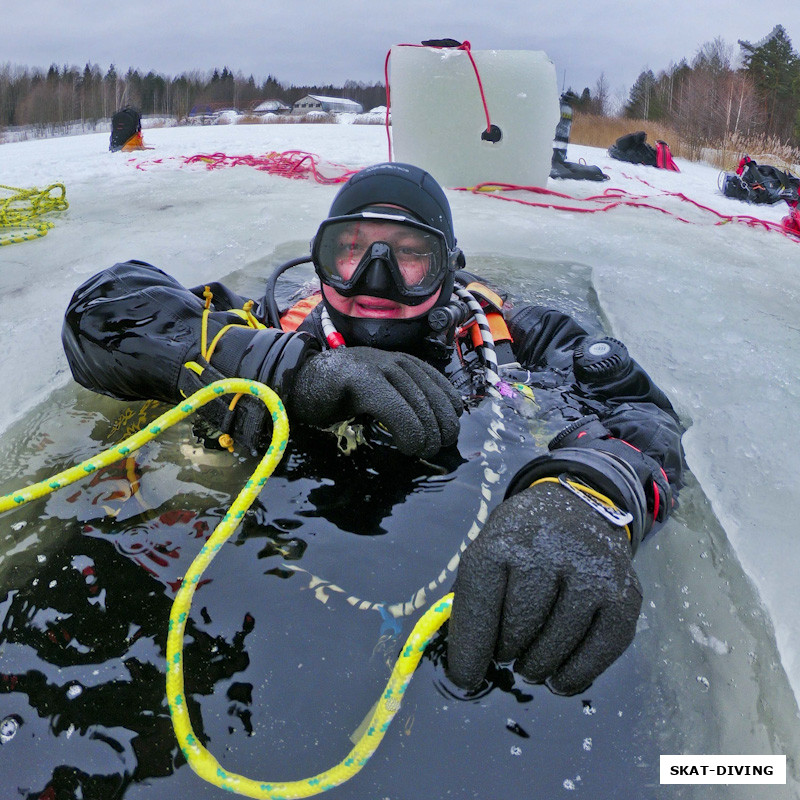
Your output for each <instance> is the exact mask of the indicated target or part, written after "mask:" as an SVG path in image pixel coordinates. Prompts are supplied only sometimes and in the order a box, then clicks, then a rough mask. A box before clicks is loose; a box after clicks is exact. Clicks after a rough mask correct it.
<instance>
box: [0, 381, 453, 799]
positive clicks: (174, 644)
mask: <svg viewBox="0 0 800 800" xmlns="http://www.w3.org/2000/svg"><path fill="white" fill-rule="evenodd" d="M223 394H235V395H243V394H246V395H253V396H254V397H257V398H259V399H260V400H261V401H262V402H263V403H264V404H265V405H266V406H267V408H268V409H269V410H270V412H271V414H272V441H271V442H270V445H269V448H268V449H267V452H266V453H265V455H264V457H263V458H262V459H261V461H260V462H259V464H258V466H257V467H256V469H255V471H254V472H253V474H252V475H251V476H250V478H249V479H248V481H247V483H246V484H245V486H244V488H243V489H242V491H241V492H240V493H239V495H238V496H237V497H236V499H235V500H234V502H233V504H232V505H231V507H230V509H229V510H228V512H227V513H226V514H225V516H224V517H223V519H222V521H221V522H220V523H219V525H218V526H217V527H216V528H215V529H214V532H213V533H212V534H211V536H210V537H209V539H208V541H207V542H206V544H205V545H204V546H203V547H202V548H201V550H200V552H199V553H198V555H197V556H196V557H195V559H194V561H193V562H192V564H191V566H190V567H189V569H188V571H187V573H186V575H185V576H184V578H183V580H182V582H181V585H180V588H179V589H178V592H177V594H176V596H175V600H174V602H173V604H172V609H171V611H170V618H169V632H168V635H167V701H168V703H169V711H170V715H171V717H172V726H173V728H174V730H175V735H176V737H177V740H178V744H179V746H180V748H181V750H182V752H183V754H184V756H185V757H186V760H187V761H188V762H189V765H190V766H191V768H192V769H193V770H194V771H195V772H196V773H197V774H198V775H199V776H200V777H201V778H203V779H204V780H206V781H208V782H209V783H211V784H213V785H215V786H218V787H220V788H221V789H225V790H226V791H229V792H234V793H236V794H241V795H244V796H246V797H255V798H264V800H284V799H286V800H288V798H299V797H313V796H314V795H316V794H319V793H320V792H324V791H326V790H328V789H332V788H333V787H335V786H338V785H340V784H342V783H344V782H345V781H347V780H349V779H350V778H352V777H353V776H354V775H355V774H356V773H357V772H358V771H359V770H360V769H361V768H362V767H363V766H364V764H366V763H367V761H368V760H369V758H370V756H372V754H373V753H374V752H375V750H376V749H377V748H378V745H379V744H380V743H381V740H382V739H383V736H384V734H385V733H386V730H387V729H388V727H389V724H390V723H391V721H392V719H393V718H394V716H395V714H397V711H398V710H399V708H400V703H401V701H402V699H403V695H404V693H405V691H406V687H407V686H408V684H409V682H410V681H411V678H412V677H413V674H414V670H415V669H416V667H417V665H418V664H419V661H420V659H421V658H422V654H423V652H424V651H425V648H426V647H427V645H428V643H429V642H430V640H431V638H432V637H433V636H434V634H435V633H436V631H437V630H438V629H439V628H440V627H441V626H442V625H443V624H444V622H445V621H446V620H447V619H448V618H449V617H450V609H451V604H452V599H453V595H452V594H448V595H446V596H445V597H443V598H442V599H441V600H439V601H438V602H437V603H435V604H434V605H433V606H432V607H431V608H429V609H428V611H427V612H426V613H425V614H424V615H423V616H422V617H421V618H420V620H419V621H418V622H417V624H416V625H415V626H414V629H413V630H412V631H411V634H410V636H409V637H408V639H407V640H406V643H405V645H404V646H403V649H402V651H401V653H400V656H399V658H398V660H397V662H396V663H395V666H394V669H393V670H392V674H391V676H390V677H389V681H388V683H387V684H386V688H385V689H384V690H383V693H382V694H381V697H380V700H379V701H378V703H377V705H376V708H375V710H374V712H373V714H372V717H371V718H370V720H369V723H368V724H367V726H366V728H365V729H364V732H363V734H362V735H361V737H360V738H359V740H358V742H357V743H356V744H355V746H354V747H353V749H352V750H351V751H350V752H349V753H348V755H347V756H346V757H345V758H344V759H343V760H342V761H341V762H340V763H339V764H337V765H336V766H334V767H331V768H330V769H328V770H325V771H324V772H321V773H319V774H318V775H315V776H313V777H311V778H305V779H301V780H295V781H270V780H254V779H251V778H246V777H245V776H243V775H238V774H236V773H234V772H230V771H228V770H225V769H223V768H222V767H221V766H220V764H219V762H218V761H217V760H216V759H215V758H214V756H213V755H212V754H211V753H210V752H209V751H208V750H206V748H205V747H203V745H202V744H201V743H200V741H199V740H198V738H197V736H196V735H195V733H194V731H193V729H192V726H191V722H190V721H189V714H188V711H187V708H186V698H185V694H184V681H183V635H184V631H185V628H186V620H187V619H188V617H189V611H190V609H191V604H192V597H193V596H194V591H195V588H196V587H197V584H198V583H199V581H200V577H201V576H202V574H203V572H204V571H205V569H206V568H207V567H208V565H209V564H210V563H211V560H212V559H213V558H214V556H215V555H216V554H217V553H218V552H219V550H220V549H221V547H222V545H223V544H224V543H225V542H226V541H227V540H228V539H229V538H230V536H231V535H232V534H233V533H234V531H235V530H236V529H237V528H238V527H239V524H240V523H241V521H242V518H243V517H244V515H245V513H246V512H247V509H248V508H250V506H251V505H252V503H253V501H254V500H255V499H256V497H258V495H259V494H260V492H261V490H262V488H263V486H264V484H265V483H266V482H267V479H268V478H269V476H270V475H271V474H272V473H273V471H274V470H275V468H276V467H277V465H278V463H279V462H280V460H281V458H282V456H283V453H284V450H285V449H286V443H287V441H288V437H289V424H288V421H287V418H286V411H285V409H284V407H283V403H282V402H281V400H280V398H279V397H278V396H277V395H276V394H275V393H274V392H273V391H272V390H271V389H270V388H269V387H267V386H265V385H263V384H261V383H257V382H255V381H249V380H245V379H242V378H227V379H225V380H220V381H216V382H215V383H212V384H210V385H209V386H206V387H204V388H203V389H200V390H199V391H198V392H196V393H195V394H193V395H192V396H191V397H189V398H187V399H186V400H184V401H182V402H181V403H179V404H178V405H177V406H175V407H174V408H172V409H170V410H169V411H167V412H166V413H164V414H162V415H161V416H160V417H158V419H156V420H155V421H154V422H152V423H150V425H148V426H147V428H145V429H143V430H141V431H138V432H137V433H135V434H134V435H133V436H130V437H128V438H127V439H125V440H124V441H123V442H121V443H120V444H118V445H115V446H114V447H113V448H110V449H108V450H106V451H104V452H103V453H100V454H99V455H97V456H94V457H93V458H90V459H87V460H86V461H84V462H82V463H81V464H78V465H76V466H74V467H70V468H69V469H67V470H64V471H63V472H60V473H58V474H57V475H54V476H53V477H51V478H49V479H47V480H44V481H40V482H39V483H36V484H32V485H31V486H28V487H26V488H24V489H20V490H19V491H15V492H11V493H10V494H7V495H4V496H2V497H0V513H2V512H4V511H8V510H10V509H13V508H18V507H20V506H22V505H24V504H25V503H28V502H30V501H32V500H36V499H38V498H40V497H44V496H45V495H47V494H50V493H51V492H54V491H56V490H58V489H60V488H62V487H64V486H68V485H70V484H72V483H75V482H76V481H78V480H80V479H81V478H85V477H86V476H87V475H91V474H92V473H94V472H96V471H97V470H99V469H102V468H103V467H107V466H108V465H109V464H113V463H114V462H116V461H119V460H121V459H123V458H127V457H129V456H130V454H131V453H133V452H135V451H136V450H138V449H139V448H140V447H142V446H143V445H144V444H146V443H147V442H149V441H151V440H152V439H154V438H155V437H156V436H158V435H159V434H160V433H161V432H162V431H164V430H166V429H167V428H169V427H171V426H172V425H174V424H175V423H177V422H180V421H181V420H183V419H185V418H186V417H188V416H189V415H190V414H193V413H194V412H195V411H197V409H198V408H201V407H202V406H204V405H205V404H206V403H209V402H211V401H212V400H214V399H216V398H218V397H219V396H220V395H223Z"/></svg>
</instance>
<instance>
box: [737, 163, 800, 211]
mask: <svg viewBox="0 0 800 800" xmlns="http://www.w3.org/2000/svg"><path fill="white" fill-rule="evenodd" d="M798 191H800V178H797V177H795V176H794V175H792V173H791V172H788V171H783V170H780V169H778V168H777V167H773V166H771V165H770V164H757V163H756V162H755V161H753V159H752V158H750V157H749V156H744V158H742V160H741V161H740V162H739V166H738V167H737V168H736V172H729V173H726V174H725V178H724V180H723V183H722V193H723V194H724V195H725V196H726V197H733V198H735V199H736V200H744V201H745V202H747V203H769V204H770V205H772V204H774V203H779V202H780V201H781V200H785V201H786V202H787V203H788V204H789V205H790V206H794V205H796V204H797V202H798Z"/></svg>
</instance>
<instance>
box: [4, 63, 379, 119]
mask: <svg viewBox="0 0 800 800" xmlns="http://www.w3.org/2000/svg"><path fill="white" fill-rule="evenodd" d="M306 94H322V95H329V96H334V97H347V98H348V99H350V100H355V101H356V102H357V103H361V105H362V106H363V107H364V108H365V109H370V108H374V107H375V106H378V105H382V104H384V103H385V102H386V89H385V87H384V85H383V84H382V83H375V84H371V85H370V84H365V83H361V82H356V81H347V82H346V83H345V84H344V85H343V86H334V85H330V84H329V85H325V86H294V85H289V86H287V85H285V84H283V83H281V82H280V81H278V80H277V79H276V78H275V77H273V76H272V75H270V76H269V77H268V78H267V79H266V80H265V81H263V82H262V83H256V81H255V79H254V78H253V76H252V75H250V76H249V77H244V75H243V74H242V73H241V72H239V73H236V74H234V73H233V72H232V71H231V70H230V69H228V67H227V66H226V67H223V68H222V70H219V69H214V70H213V71H211V72H209V73H202V72H199V71H194V72H184V73H182V74H181V75H180V76H178V77H175V78H172V77H167V76H164V75H161V74H158V73H156V72H153V71H150V72H147V73H145V74H142V72H140V71H139V70H137V69H133V68H130V69H128V71H127V72H125V73H124V74H123V73H120V72H117V70H116V67H115V66H114V65H113V64H112V65H111V66H110V67H109V68H108V70H107V71H106V72H105V73H103V72H102V71H101V69H100V67H99V66H98V65H97V64H89V63H87V64H86V66H85V67H84V68H83V69H82V70H81V69H79V68H78V67H75V66H70V65H64V66H59V65H57V64H51V65H50V68H49V69H47V70H43V69H40V68H35V67H34V68H29V67H20V66H13V65H11V64H6V65H4V66H0V128H3V127H8V126H18V125H20V126H21V125H32V126H35V127H42V128H48V129H54V130H57V129H59V128H60V127H65V126H67V125H71V124H73V123H74V122H80V123H83V124H84V125H86V126H88V127H90V128H91V127H94V126H95V125H96V124H97V122H98V121H99V120H101V119H108V118H109V117H110V116H111V115H112V114H113V113H114V112H115V111H116V110H118V109H120V108H122V107H124V106H128V105H130V106H134V107H136V108H137V109H139V111H140V112H141V113H142V114H148V115H158V116H165V117H173V118H176V119H181V118H184V117H186V116H187V115H188V114H189V112H190V111H191V110H192V109H193V108H195V107H205V106H211V107H212V108H215V109H218V108H223V107H224V108H233V109H236V110H238V111H242V112H246V111H248V110H250V109H252V108H253V107H254V106H255V105H257V104H258V103H260V102H262V101H264V100H280V101H281V102H283V103H285V104H286V105H289V106H291V105H292V103H294V102H295V101H297V100H299V99H300V98H301V97H303V96H304V95H306Z"/></svg>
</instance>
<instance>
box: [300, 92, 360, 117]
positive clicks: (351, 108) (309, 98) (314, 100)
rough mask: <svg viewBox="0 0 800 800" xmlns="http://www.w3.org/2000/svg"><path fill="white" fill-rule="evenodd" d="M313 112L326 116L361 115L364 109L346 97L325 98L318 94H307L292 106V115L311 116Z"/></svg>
mask: <svg viewBox="0 0 800 800" xmlns="http://www.w3.org/2000/svg"><path fill="white" fill-rule="evenodd" d="M312 111H323V112H325V113H326V114H334V113H342V112H350V113H351V114H361V113H362V112H363V111H364V108H363V107H362V105H361V103H356V101H355V100H347V99H346V98H344V97H323V96H322V95H318V94H307V95H306V96H305V97H301V98H300V99H299V100H298V101H297V102H296V103H294V104H293V105H292V114H309V113H310V112H312Z"/></svg>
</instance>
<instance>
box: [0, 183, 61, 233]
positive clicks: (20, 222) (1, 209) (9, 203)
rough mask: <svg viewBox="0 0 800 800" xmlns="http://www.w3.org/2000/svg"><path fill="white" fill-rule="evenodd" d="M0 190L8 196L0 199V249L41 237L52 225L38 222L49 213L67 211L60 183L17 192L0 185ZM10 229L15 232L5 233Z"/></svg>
mask: <svg viewBox="0 0 800 800" xmlns="http://www.w3.org/2000/svg"><path fill="white" fill-rule="evenodd" d="M0 190H2V193H3V194H5V193H7V192H11V194H10V195H7V196H0V246H2V245H4V244H18V243H19V242H28V241H30V240H31V239H38V238H39V237H40V236H44V235H45V234H46V233H47V231H49V230H50V228H52V227H53V223H52V222H49V221H48V220H44V219H41V217H42V216H43V215H44V214H49V213H50V212H51V211H65V210H66V209H67V208H69V203H68V202H67V190H66V188H65V187H64V184H63V183H53V184H51V185H50V186H48V187H47V188H46V189H42V190H39V189H35V188H34V189H18V188H17V187H15V186H4V185H2V184H0ZM9 229H14V231H15V232H8V230H9Z"/></svg>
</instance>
